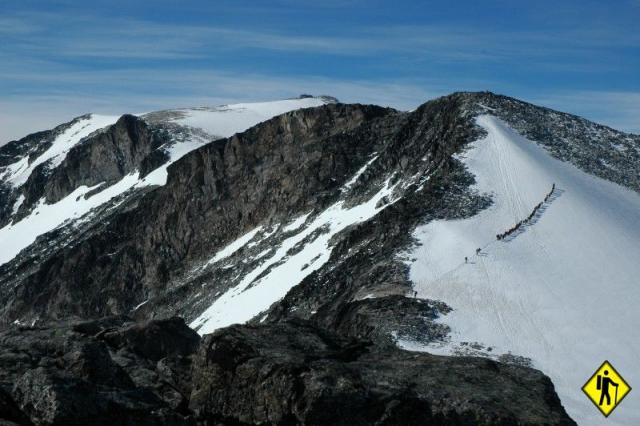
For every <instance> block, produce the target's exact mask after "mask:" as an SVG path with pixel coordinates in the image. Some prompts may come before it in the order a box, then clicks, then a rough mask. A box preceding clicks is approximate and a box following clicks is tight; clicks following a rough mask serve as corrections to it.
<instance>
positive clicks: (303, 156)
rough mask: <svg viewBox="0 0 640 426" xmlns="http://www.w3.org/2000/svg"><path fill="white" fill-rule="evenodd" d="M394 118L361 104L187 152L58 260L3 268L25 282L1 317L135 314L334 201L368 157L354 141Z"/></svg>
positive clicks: (294, 116) (313, 112)
mask: <svg viewBox="0 0 640 426" xmlns="http://www.w3.org/2000/svg"><path fill="white" fill-rule="evenodd" d="M395 114H397V113H396V112H395V111H393V110H390V109H384V108H380V107H373V106H361V105H327V106H325V107H322V108H314V109H308V110H301V111H295V112H292V113H288V114H285V115H283V116H280V117H277V118H274V119H272V120H270V121H267V122H265V123H263V124H262V125H259V126H257V127H255V128H253V129H251V130H249V131H247V132H245V133H243V134H240V135H236V136H234V137H232V138H229V139H225V140H220V141H217V142H214V143H211V144H209V145H207V146H204V147H203V148H200V149H198V150H196V151H194V152H192V153H190V154H188V155H187V156H185V157H184V158H182V159H181V160H180V161H178V162H177V163H176V164H174V165H172V166H171V167H169V180H168V183H167V184H166V185H165V186H163V187H160V188H158V189H156V190H155V191H152V192H150V193H148V194H147V196H145V197H144V198H143V199H140V200H139V201H138V202H137V208H135V209H133V210H130V211H127V212H123V213H122V214H118V215H115V216H114V217H112V218H110V221H109V223H108V224H107V225H106V226H104V227H103V229H100V230H99V232H96V233H93V232H90V233H88V234H86V235H84V236H82V239H78V240H76V241H74V242H73V243H72V244H71V245H70V246H67V247H65V248H63V249H62V250H60V251H59V252H55V253H51V255H49V256H48V258H46V259H42V260H41V262H40V263H39V264H38V266H37V269H35V270H34V269H32V266H33V263H32V262H31V261H30V259H29V258H28V257H27V258H22V259H20V260H17V261H16V262H13V264H7V265H3V266H2V267H0V270H5V271H8V270H11V271H12V273H11V274H10V276H8V275H9V274H7V273H3V274H2V275H3V279H6V280H7V281H5V285H7V286H9V282H8V281H9V280H10V279H11V278H13V277H17V276H21V277H22V275H23V274H24V275H25V276H24V278H20V283H19V284H18V286H17V287H16V286H15V285H14V284H15V282H13V283H12V284H11V285H10V286H11V287H12V288H14V289H15V290H14V291H17V292H19V293H20V297H18V298H14V297H13V296H6V293H5V294H4V295H2V296H0V298H3V297H4V302H2V303H3V304H5V303H6V302H8V299H9V298H10V299H17V300H14V301H15V302H16V303H12V304H11V306H9V305H8V304H5V308H4V309H2V310H3V311H4V313H3V315H2V316H3V317H4V319H5V320H10V321H12V320H13V319H15V318H17V317H22V318H26V317H27V316H29V317H35V316H39V317H42V316H52V317H63V316H66V315H69V314H74V315H80V316H83V317H98V316H101V315H104V314H116V313H118V314H120V313H128V312H129V311H130V309H131V308H133V307H134V306H135V305H137V304H139V303H140V302H142V301H144V300H145V299H147V298H148V295H152V296H153V295H161V294H162V293H163V291H164V290H165V286H166V285H167V283H168V282H169V281H170V280H171V279H172V278H173V277H175V276H179V274H181V273H183V272H184V271H185V270H186V269H187V267H188V266H189V265H190V263H191V262H193V261H194V260H200V259H202V257H203V256H204V255H205V254H206V255H207V256H208V255H209V254H210V253H211V252H212V251H215V249H216V248H219V247H220V246H222V245H224V244H225V243H227V242H228V241H229V240H231V239H233V238H234V237H236V236H238V235H239V234H241V233H242V232H243V231H245V230H247V228H249V229H250V228H251V227H254V226H256V225H257V224H259V223H260V222H262V221H268V220H270V219H271V218H275V217H283V216H284V217H288V216H290V215H291V214H292V213H294V212H297V211H300V210H304V209H308V208H310V207H313V206H316V205H322V204H323V203H326V202H328V200H330V198H331V197H332V196H333V197H335V194H336V193H337V191H338V188H339V184H340V181H339V180H337V178H339V179H340V180H346V179H347V178H348V176H349V175H350V174H352V173H353V172H354V171H355V170H356V168H357V166H358V164H357V163H353V162H352V159H353V158H364V157H365V156H366V155H368V154H369V153H370V149H371V146H370V143H371V139H370V138H368V137H367V138H365V137H359V138H356V139H354V136H356V137H357V135H358V132H359V131H360V129H361V128H362V127H363V126H366V128H367V129H370V128H371V126H374V125H375V123H376V120H377V119H378V118H381V117H384V116H388V115H395ZM370 131H371V130H370ZM105 137H106V136H105ZM347 142H349V143H347ZM101 226H102V225H101ZM203 230H206V231H204V232H203ZM106 253H108V254H109V255H108V256H106V255H105V254H106ZM1 286H3V284H0V287H1Z"/></svg>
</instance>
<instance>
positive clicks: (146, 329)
mask: <svg viewBox="0 0 640 426" xmlns="http://www.w3.org/2000/svg"><path fill="white" fill-rule="evenodd" d="M199 340H200V338H199V336H198V335H197V334H196V333H195V332H193V330H191V329H189V328H188V327H187V326H186V325H185V324H184V322H183V321H182V320H180V319H177V318H174V319H168V320H163V321H151V322H148V323H144V324H135V323H132V322H131V321H130V320H128V319H127V318H124V317H120V318H117V317H114V318H105V319H102V320H99V321H93V322H67V323H55V324H47V325H45V326H43V327H38V328H21V327H12V328H9V329H6V330H4V331H2V332H0V342H1V344H0V419H6V420H7V421H13V422H15V423H17V424H20V425H31V424H35V425H87V424H92V425H93V424H95V425H113V424H122V425H190V424H195V422H194V421H193V419H192V418H191V417H190V413H189V411H188V409H187V406H188V400H189V394H190V383H189V380H190V371H191V370H190V368H191V357H192V354H193V353H194V352H195V351H196V349H197V347H198V344H199ZM1 421H2V420H0V422H1Z"/></svg>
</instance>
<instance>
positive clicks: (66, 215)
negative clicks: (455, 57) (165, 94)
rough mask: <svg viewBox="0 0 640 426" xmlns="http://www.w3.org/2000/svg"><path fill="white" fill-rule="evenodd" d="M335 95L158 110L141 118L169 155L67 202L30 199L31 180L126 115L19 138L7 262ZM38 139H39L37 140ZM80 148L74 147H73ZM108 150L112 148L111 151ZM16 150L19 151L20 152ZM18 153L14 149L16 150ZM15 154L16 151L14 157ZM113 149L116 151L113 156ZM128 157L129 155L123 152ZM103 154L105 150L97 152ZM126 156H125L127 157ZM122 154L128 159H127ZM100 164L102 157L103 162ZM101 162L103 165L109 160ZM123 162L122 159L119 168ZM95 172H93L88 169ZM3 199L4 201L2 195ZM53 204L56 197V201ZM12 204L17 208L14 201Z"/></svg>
mask: <svg viewBox="0 0 640 426" xmlns="http://www.w3.org/2000/svg"><path fill="white" fill-rule="evenodd" d="M333 101H334V100H332V99H331V98H328V97H322V98H314V97H302V98H300V99H288V100H282V101H276V102H263V103H245V104H233V105H223V106H219V107H213V108H208V107H202V108H192V109H179V110H169V111H159V112H152V113H148V114H143V115H142V116H141V118H142V119H143V120H144V121H145V122H146V123H148V124H149V125H150V126H151V128H152V129H154V131H156V132H162V131H164V132H165V133H167V134H168V136H165V138H166V141H165V142H164V143H162V144H160V145H159V146H158V147H157V148H156V150H157V151H159V152H164V153H166V155H167V156H168V158H167V159H166V161H164V164H161V165H160V166H159V167H157V168H155V169H154V170H152V171H149V173H148V174H146V175H144V176H142V175H141V170H140V168H141V166H142V164H140V165H135V164H134V166H139V167H134V168H133V169H132V170H130V172H129V173H128V174H126V175H124V176H118V178H119V180H115V181H111V182H110V181H109V179H105V180H103V181H101V182H96V183H95V184H94V185H77V186H76V187H75V188H72V191H68V193H66V194H63V195H64V196H63V197H58V198H60V199H55V200H50V199H47V197H44V198H40V199H37V200H36V199H34V198H35V197H29V198H31V200H30V201H31V203H29V205H26V204H25V198H26V197H28V195H29V190H30V188H29V185H28V184H30V183H31V182H32V181H33V182H34V185H38V186H41V185H43V182H42V180H44V179H47V177H48V176H50V175H55V172H56V169H58V168H60V169H62V168H65V166H66V164H64V160H65V159H66V158H67V155H68V154H69V153H70V152H72V154H74V153H76V152H79V149H78V147H79V145H81V144H83V145H89V144H93V143H94V141H95V139H96V134H97V133H100V132H104V131H105V130H106V129H107V128H111V126H112V125H114V124H115V123H116V122H117V121H118V119H119V117H118V116H104V115H97V114H88V115H85V116H82V117H78V118H76V119H74V120H73V121H71V122H69V123H66V124H63V125H61V126H59V127H57V128H56V129H54V130H53V131H51V132H43V134H35V135H33V136H30V137H27V138H26V139H27V140H22V141H15V142H11V143H9V145H8V146H7V147H6V148H5V149H3V154H0V155H1V157H0V158H2V162H0V188H2V189H0V197H2V196H4V198H5V200H3V201H6V204H5V205H3V206H2V207H3V209H2V210H4V215H2V216H0V225H4V226H3V227H2V228H0V241H2V242H3V244H2V246H1V248H0V264H2V263H6V262H8V261H10V260H11V259H13V258H14V257H15V256H16V255H17V254H18V253H19V252H20V250H22V249H24V248H26V247H28V246H29V245H30V244H32V243H33V242H34V241H35V239H36V238H37V237H38V236H40V235H43V234H44V233H46V232H49V231H52V230H53V229H55V228H57V227H58V226H60V225H62V224H63V223H65V222H66V221H73V220H75V219H78V218H80V217H82V216H84V215H85V214H87V213H89V212H90V211H91V210H92V209H95V208H96V207H98V206H101V205H103V204H105V203H106V202H109V201H111V200H114V199H115V198H117V197H118V196H121V195H122V194H124V193H125V192H127V191H131V190H133V189H136V188H142V187H145V186H151V185H154V186H155V185H164V184H165V182H166V170H167V167H168V166H169V165H171V164H172V163H174V162H175V161H176V160H178V159H180V158H181V157H182V156H184V155H185V154H187V153H188V152H190V151H193V150H194V149H196V148H198V147H200V146H202V145H203V144H205V143H207V142H210V141H212V140H215V139H220V138H225V137H229V136H232V135H233V134H234V133H238V132H242V131H244V130H246V129H248V128H250V127H252V126H254V125H256V124H258V123H260V122H262V121H265V120H268V119H270V118H271V117H274V116H276V115H279V114H283V113H285V112H288V111H291V110H295V109H300V108H309V107H316V106H320V105H324V104H325V103H327V102H333ZM34 136H35V137H34ZM74 148H76V149H75V151H74ZM107 149H108V148H107ZM15 151H17V152H15ZM14 152H15V154H14ZM12 154H13V155H12ZM108 154H111V153H108ZM119 154H120V155H123V154H122V153H119ZM92 155H95V156H96V157H97V156H98V155H99V154H95V153H92ZM124 155H126V154H124ZM124 155H123V156H124ZM97 160H98V161H100V160H101V159H97ZM97 166H99V167H101V166H102V164H98V165H97ZM117 166H118V167H122V165H121V164H118V165H117ZM89 173H91V171H89ZM0 200H2V198H0ZM51 201H54V202H51ZM10 204H12V205H10Z"/></svg>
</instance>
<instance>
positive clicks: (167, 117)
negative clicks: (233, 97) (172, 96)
mask: <svg viewBox="0 0 640 426" xmlns="http://www.w3.org/2000/svg"><path fill="white" fill-rule="evenodd" d="M335 102H337V100H336V99H335V98H332V97H329V96H320V97H312V96H308V95H302V96H301V97H299V98H296V99H285V100H281V101H273V102H255V103H239V104H230V105H219V106H215V107H197V108H181V109H173V110H165V111H156V112H151V113H148V114H144V115H142V118H144V119H145V120H147V121H148V122H150V123H175V124H178V125H181V126H188V127H192V128H196V129H200V130H203V131H204V132H206V133H207V134H208V135H210V136H211V137H213V138H224V137H229V136H232V135H234V134H235V133H239V132H242V131H245V130H247V129H248V128H250V127H253V126H255V125H256V124H258V123H261V122H263V121H266V120H268V119H270V118H272V117H275V116H277V115H280V114H284V113H286V112H289V111H293V110H297V109H302V108H312V107H318V106H322V105H325V104H328V103H335Z"/></svg>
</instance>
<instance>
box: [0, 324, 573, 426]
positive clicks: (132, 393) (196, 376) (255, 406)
mask: <svg viewBox="0 0 640 426" xmlns="http://www.w3.org/2000/svg"><path fill="white" fill-rule="evenodd" d="M0 343H1V345H0V424H18V425H65V426H66V425H85V424H92V425H94V424H95V425H113V424H118V425H214V424H215V425H258V424H262V425H284V424H300V425H325V424H331V425H354V424H362V425H365V424H367V425H368V424H379V425H396V424H403V425H412V424H416V425H418V424H426V423H429V424H467V425H476V424H477V425H484V424H492V425H494V424H500V425H512V424H513V425H515V424H519V425H527V424H532V425H533V424H542V423H544V424H558V425H560V424H566V425H569V424H573V422H572V421H571V420H570V419H569V418H568V417H567V415H566V413H565V412H564V410H563V409H562V407H561V405H560V402H559V400H558V398H557V397H556V396H555V394H554V392H553V385H552V384H551V382H550V381H549V379H548V378H546V377H545V376H544V375H542V374H541V373H539V372H537V371H535V370H531V369H528V368H523V367H517V366H509V365H501V364H498V363H495V362H493V361H489V360H481V359H472V358H445V357H436V356H431V355H428V354H416V353H410V352H404V351H401V350H399V349H397V348H394V347H392V346H377V345H373V344H372V343H371V342H370V341H366V340H357V339H352V338H344V337H340V336H339V335H337V334H333V333H330V332H327V331H323V330H322V329H319V328H317V327H315V326H313V325H312V324H310V323H308V322H304V321H293V322H284V323H281V324H274V325H261V326H234V327H230V328H228V329H225V330H221V331H219V332H217V333H216V334H213V335H209V336H206V337H205V338H204V339H203V340H202V341H200V337H199V336H198V335H197V334H196V333H195V332H193V331H192V330H191V329H189V328H188V327H186V325H185V324H184V322H183V321H182V320H180V319H178V318H172V319H167V320H161V321H149V322H144V323H132V322H131V320H129V319H127V318H125V317H110V318H103V319H99V320H95V321H90V322H78V321H71V322H64V323H49V324H44V325H42V326H40V327H36V328H31V327H17V326H12V327H10V328H8V329H5V330H3V331H1V332H0ZM3 422H5V423H3ZM9 422H13V423H9Z"/></svg>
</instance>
